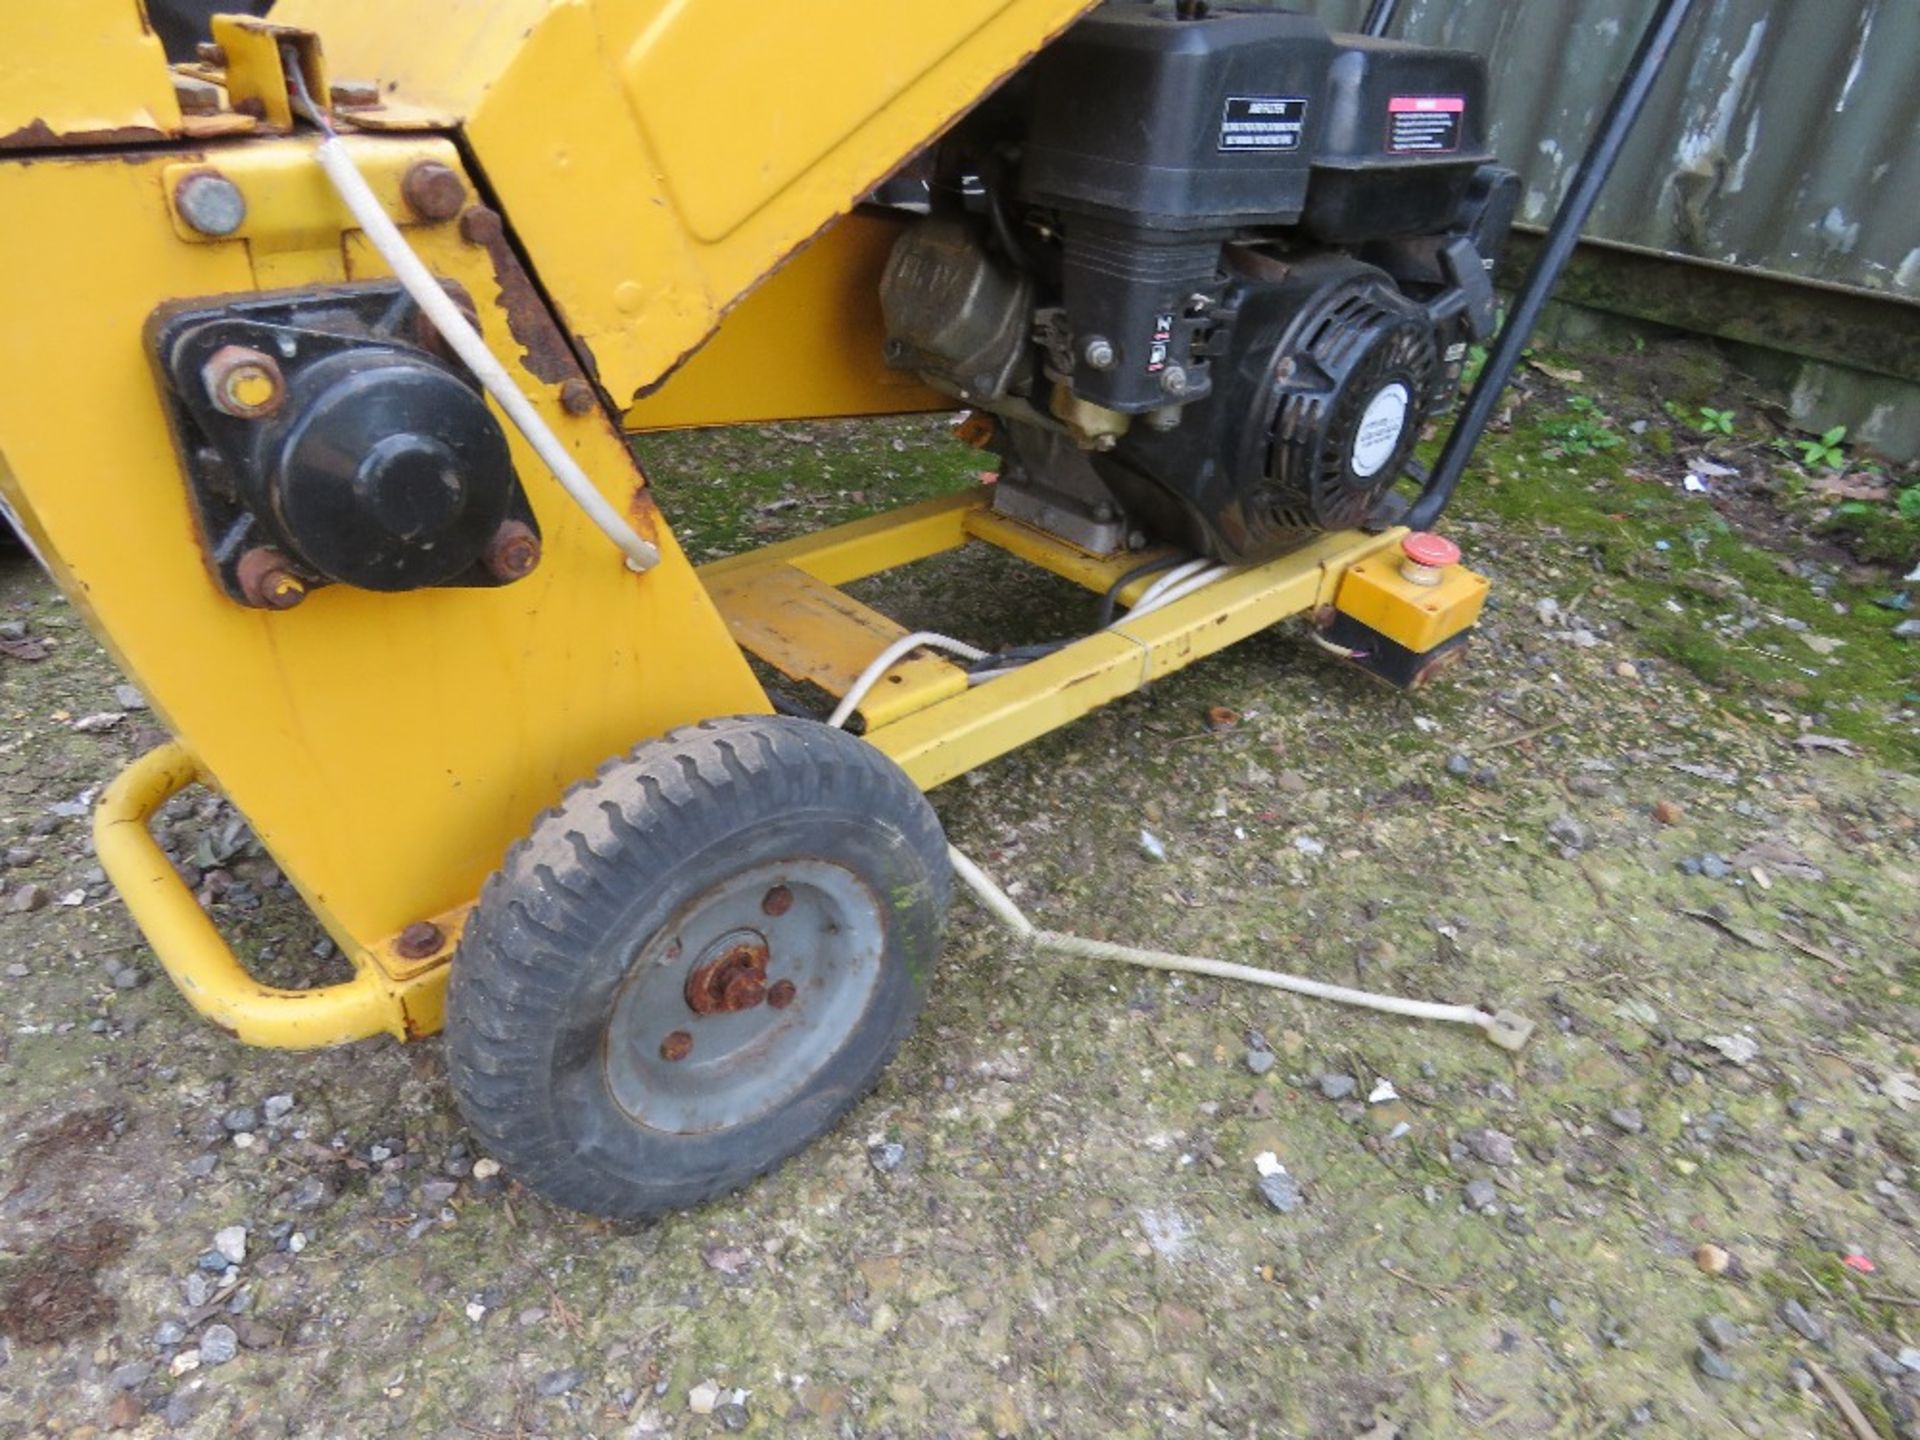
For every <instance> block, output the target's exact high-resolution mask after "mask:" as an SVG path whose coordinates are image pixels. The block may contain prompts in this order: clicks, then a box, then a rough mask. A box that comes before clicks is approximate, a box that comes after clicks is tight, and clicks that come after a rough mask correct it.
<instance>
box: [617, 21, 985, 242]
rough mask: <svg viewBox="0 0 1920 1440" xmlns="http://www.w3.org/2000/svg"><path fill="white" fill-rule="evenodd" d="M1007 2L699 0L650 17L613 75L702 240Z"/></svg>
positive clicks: (768, 196) (779, 185)
mask: <svg viewBox="0 0 1920 1440" xmlns="http://www.w3.org/2000/svg"><path fill="white" fill-rule="evenodd" d="M1011 4H1012V0H941V3H940V4H939V5H938V6H930V5H911V4H909V5H875V4H873V3H872V0H802V3H795V4H785V5H768V4H766V3H765V0H706V3H704V4H700V5H685V6H681V7H679V8H678V9H677V10H675V11H666V12H662V13H661V15H660V17H659V18H658V19H657V20H656V21H655V23H654V24H652V25H650V26H648V27H647V28H646V29H645V30H644V31H642V32H641V33H640V34H639V35H638V36H637V37H636V38H635V40H634V41H633V44H632V48H631V49H629V50H628V51H627V53H626V57H625V63H624V64H623V66H622V69H621V80H622V82H623V84H624V86H625V88H626V92H627V99H628V103H629V104H631V105H632V107H633V110H634V113H635V114H637V115H638V116H639V117H640V126H641V129H642V130H643V131H644V132H645V134H646V137H647V139H648V141H649V142H650V143H651V146H652V149H653V153H654V155H655V157H656V158H657V160H658V161H659V165H660V170H661V174H662V176H663V178H664V179H665V181H666V185H667V193H668V195H669V196H670V197H671V198H672V200H673V203H674V204H675V205H676V206H677V207H678V208H679V211H680V213H681V215H682V217H684V219H685V221H686V224H687V228H688V229H689V230H691V231H692V232H693V233H694V235H696V236H697V237H699V238H700V239H701V240H704V241H707V242H709V243H711V242H713V241H717V240H723V239H725V238H726V237H727V236H728V235H730V234H732V233H733V232H734V231H735V230H737V229H738V228H739V227H740V225H741V224H742V223H743V222H745V221H746V219H747V218H748V217H749V216H751V215H753V214H754V213H756V212H757V211H759V210H760V209H762V208H763V207H764V206H766V205H767V204H768V203H770V202H771V201H772V200H773V198H774V197H775V196H776V195H778V194H779V193H780V192H781V191H782V190H784V189H786V188H787V186H789V185H791V184H792V183H793V182H794V181H795V180H797V179H799V178H800V176H801V175H803V174H805V173H806V172H807V171H808V170H809V169H811V168H812V167H813V166H814V165H816V164H818V163H819V162H820V160H821V159H822V158H824V157H825V156H826V155H828V154H829V153H831V152H832V151H833V149H834V148H835V147H836V146H838V145H840V144H841V143H842V142H844V141H846V140H847V139H848V138H849V137H851V136H853V135H854V134H855V132H857V131H858V130H859V129H860V128H861V126H862V125H864V124H866V123H867V122H869V121H871V120H872V119H873V118H874V116H875V115H876V114H877V113H878V112H879V111H880V110H881V109H883V108H884V107H885V106H886V105H888V104H889V103H890V102H891V101H893V100H894V99H895V97H896V96H897V95H898V94H899V92H900V91H902V90H905V89H907V88H909V87H910V86H911V85H912V84H913V83H914V82H915V81H917V80H918V79H919V78H920V77H921V76H923V75H925V74H926V73H927V72H929V71H930V70H932V69H934V67H935V66H937V65H938V64H939V63H940V62H941V61H942V60H944V59H946V58H947V56H949V55H951V54H952V53H953V52H954V51H955V50H956V49H958V48H959V47H960V46H961V45H962V44H964V43H965V42H966V40H967V39H968V38H969V37H970V36H972V35H973V34H975V33H976V32H977V31H978V30H979V29H980V28H981V27H982V26H984V25H985V24H986V23H987V22H988V21H990V20H992V19H993V18H994V17H995V16H996V15H998V14H1000V13H1001V12H1003V11H1005V10H1006V9H1007V8H1008V7H1009V6H1010V5H1011ZM850 45H852V46H856V47H857V48H856V49H854V50H852V51H851V52H849V50H848V48H847V47H848V46H850ZM770 82H772V83H770ZM796 82H797V83H796ZM969 98H971V97H969ZM915 138H916V139H919V138H922V137H915Z"/></svg>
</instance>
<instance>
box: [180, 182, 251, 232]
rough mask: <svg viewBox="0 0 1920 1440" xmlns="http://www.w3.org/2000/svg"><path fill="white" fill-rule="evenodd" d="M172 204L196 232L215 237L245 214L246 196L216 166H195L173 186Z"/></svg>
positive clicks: (236, 226) (233, 226)
mask: <svg viewBox="0 0 1920 1440" xmlns="http://www.w3.org/2000/svg"><path fill="white" fill-rule="evenodd" d="M173 203H174V207H175V208H176V209H177V210H179V212H180V218H181V219H182V220H184V221H186V223H187V227H188V228H189V229H191V230H193V231H194V232H195V233H196V234H200V235H211V236H213V237H215V238H216V239H218V238H219V237H221V236H223V235H231V234H233V232H234V231H236V230H238V229H239V228H240V226H241V224H242V223H243V222H244V221H245V220H246V218H247V197H246V196H244V195H242V194H241V193H240V187H239V186H238V185H236V184H234V183H233V181H231V180H229V179H228V178H227V177H226V176H224V175H222V174H221V173H220V172H219V171H217V170H195V171H194V172H193V173H192V174H190V175H188V176H186V177H184V178H183V179H182V180H181V181H180V183H179V184H178V185H176V186H174V187H173Z"/></svg>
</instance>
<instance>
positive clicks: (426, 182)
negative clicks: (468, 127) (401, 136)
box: [400, 160, 467, 222]
mask: <svg viewBox="0 0 1920 1440" xmlns="http://www.w3.org/2000/svg"><path fill="white" fill-rule="evenodd" d="M400 198H401V199H403V200H405V201H406V202H407V208H408V209H409V210H411V211H413V213H414V214H416V215H418V216H419V217H420V218H421V219H422V220H430V221H436V222H437V221H441V220H451V219H453V217H454V216H456V215H458V214H459V213H460V212H461V211H462V210H463V209H465V208H466V204H467V187H466V184H465V183H464V182H463V181H462V180H461V179H460V177H459V175H457V174H456V173H455V172H454V170H453V168H452V167H451V166H448V165H442V164H441V163H440V162H439V161H438V160H421V161H418V162H416V163H415V164H413V165H410V166H409V167H408V168H407V173H406V175H405V176H404V177H403V178H402V179H401V181H400Z"/></svg>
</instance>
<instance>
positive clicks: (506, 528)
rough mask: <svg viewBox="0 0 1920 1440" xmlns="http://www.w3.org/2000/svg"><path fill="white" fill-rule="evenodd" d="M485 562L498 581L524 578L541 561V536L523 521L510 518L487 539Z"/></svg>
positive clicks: (489, 571) (489, 572)
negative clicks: (491, 537)
mask: <svg viewBox="0 0 1920 1440" xmlns="http://www.w3.org/2000/svg"><path fill="white" fill-rule="evenodd" d="M484 563H485V564H486V567H487V573H488V574H489V575H491V576H493V578H494V579H496V580H504V581H507V582H509V583H511V582H512V581H515V580H524V579H526V578H527V576H529V575H531V574H532V573H533V572H534V569H535V568H536V567H537V566H538V565H539V564H540V537H539V536H538V535H536V534H534V533H533V531H532V529H531V528H530V527H528V526H527V525H526V524H525V523H524V522H523V521H519V520H508V521H507V522H505V523H504V524H503V525H501V527H500V528H499V529H498V530H496V531H494V532H493V539H491V540H489V541H488V542H487V553H486V555H485V557H484Z"/></svg>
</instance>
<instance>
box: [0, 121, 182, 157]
mask: <svg viewBox="0 0 1920 1440" xmlns="http://www.w3.org/2000/svg"><path fill="white" fill-rule="evenodd" d="M167 138H168V136H167V132H166V131H164V130H156V129H155V128H154V127H153V126H151V125H112V126H108V127H107V128H105V129H102V130H66V131H61V130H56V129H54V128H53V127H52V126H51V125H49V124H48V123H47V122H46V121H44V120H34V121H31V122H29V123H28V124H25V125H22V126H21V127H20V128H19V129H17V130H13V131H10V132H9V133H7V134H5V135H0V150H59V149H68V150H71V149H79V148H81V147H84V146H91V145H144V144H148V143H150V142H152V141H155V140H165V139H167Z"/></svg>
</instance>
